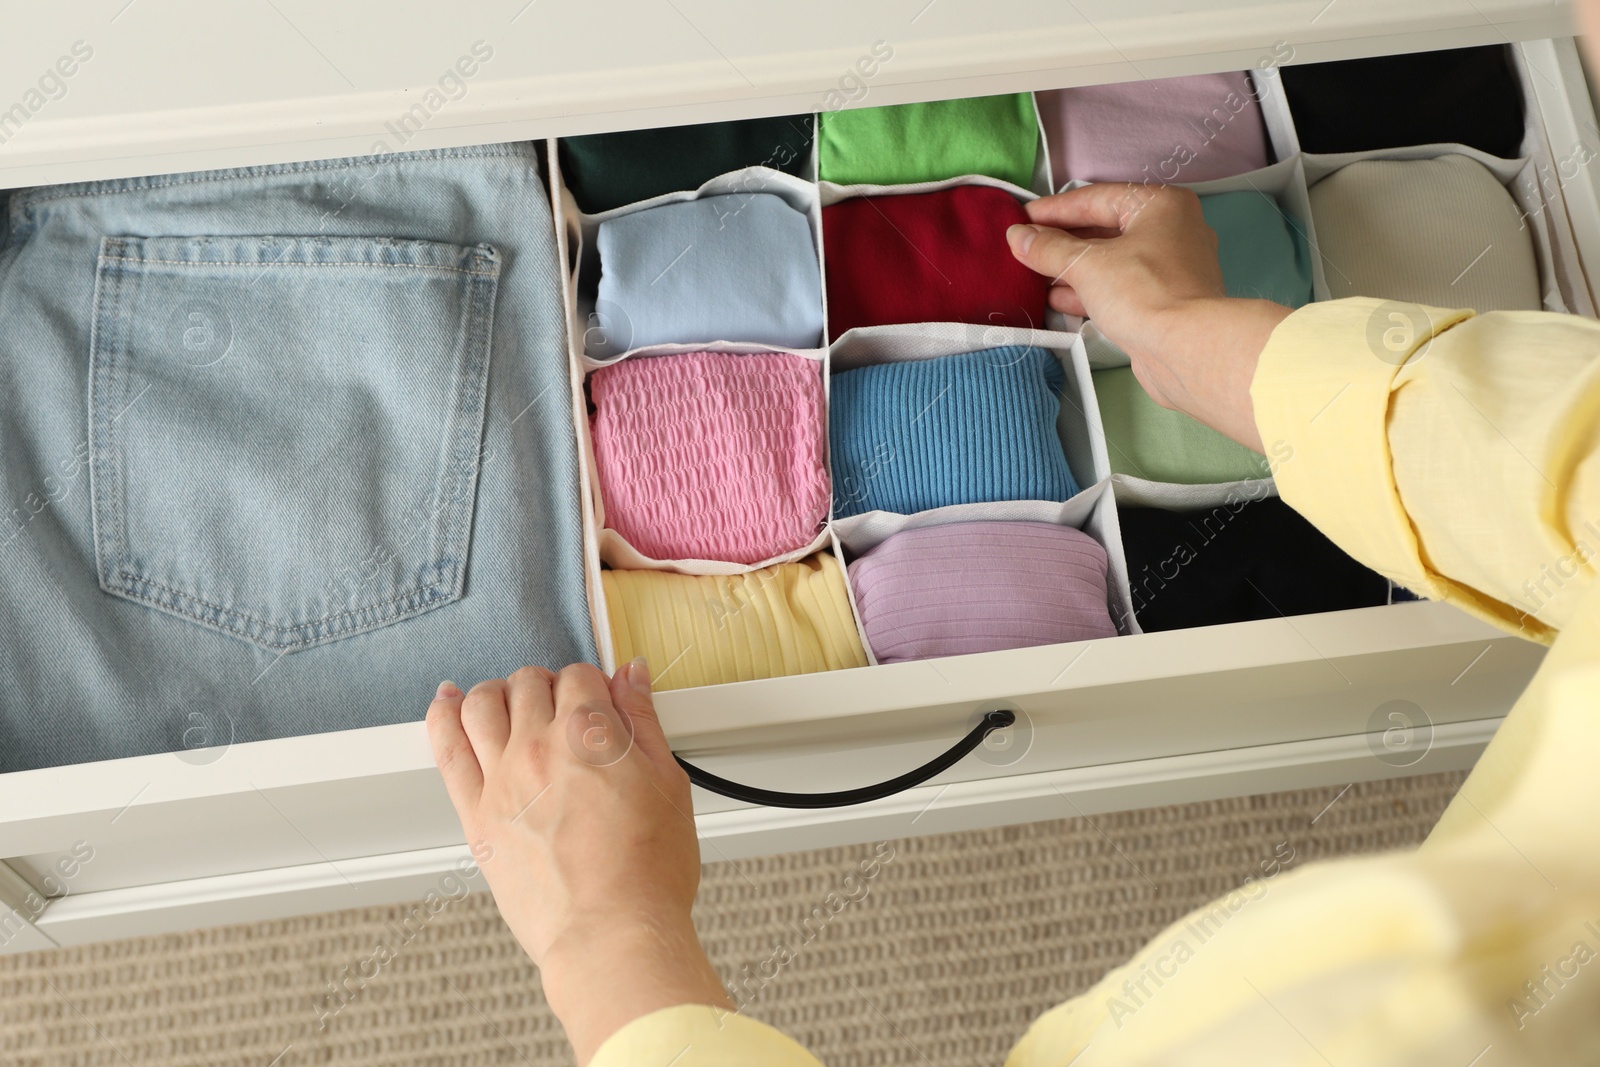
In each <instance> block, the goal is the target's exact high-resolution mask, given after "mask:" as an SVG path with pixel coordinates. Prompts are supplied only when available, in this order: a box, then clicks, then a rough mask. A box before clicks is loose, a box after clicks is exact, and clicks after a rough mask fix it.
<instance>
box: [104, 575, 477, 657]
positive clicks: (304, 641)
mask: <svg viewBox="0 0 1600 1067" xmlns="http://www.w3.org/2000/svg"><path fill="white" fill-rule="evenodd" d="M115 579H121V581H120V582H118V581H115V580H113V581H112V582H111V583H110V584H111V585H112V586H113V587H114V588H115V589H116V590H117V591H118V592H119V593H120V594H121V595H123V596H126V597H128V598H129V599H131V600H140V601H144V602H145V603H148V604H153V605H155V606H157V607H160V608H162V609H164V610H166V611H170V612H173V613H174V614H177V615H181V616H183V617H184V618H186V619H192V620H193V621H194V622H196V623H199V624H200V625H202V626H207V627H211V628H215V629H219V630H223V631H225V632H227V633H231V634H234V635H236V636H239V637H243V638H246V639H247V640H250V641H256V640H259V639H263V638H270V637H274V636H276V635H281V634H291V633H297V632H299V631H302V630H308V629H309V630H322V631H324V633H325V635H326V636H329V637H334V636H340V635H345V634H349V633H350V632H351V631H353V630H355V629H357V628H360V627H363V626H367V625H369V623H368V621H367V620H359V621H341V622H339V624H338V625H336V626H329V625H327V624H328V623H329V622H330V621H333V620H346V619H349V618H350V617H351V616H356V615H363V616H374V615H376V618H374V619H372V620H371V621H372V622H381V621H383V620H385V619H388V620H390V621H398V619H399V618H400V616H399V615H398V614H384V613H383V609H385V608H389V607H392V606H395V605H402V610H404V609H403V605H404V602H406V601H413V600H416V599H417V598H418V597H419V596H422V595H423V594H425V593H427V592H429V591H430V590H433V589H437V588H438V586H437V585H435V584H428V585H421V586H417V587H415V588H413V589H412V590H410V591H408V592H406V593H403V594H401V595H400V596H396V597H391V598H389V599H388V600H382V601H379V602H377V603H376V604H371V605H368V606H367V607H364V608H356V609H354V610H351V611H342V612H339V613H338V614H337V615H328V616H324V617H323V618H322V619H314V620H311V621H308V622H301V623H295V624H293V625H290V626H284V625H282V624H280V623H274V622H268V621H267V620H265V619H258V618H256V617H255V616H254V615H247V614H245V613H244V612H242V611H239V610H237V609H235V608H225V607H223V606H222V605H220V604H213V603H211V602H210V601H209V600H205V599H202V598H201V597H197V596H194V595H193V594H190V593H185V592H183V591H182V590H181V589H173V588H171V587H169V586H166V585H163V584H162V583H160V582H158V581H156V580H155V579H153V578H147V577H145V576H144V575H140V574H133V573H131V572H129V571H126V570H123V569H121V568H118V570H117V573H116V575H115ZM139 585H148V586H151V587H153V588H155V589H159V590H161V591H162V592H164V593H169V594H171V596H170V598H163V597H156V596H151V595H150V594H148V593H141V592H139V591H138V590H137V588H136V586H139ZM447 599H456V597H455V595H454V594H453V593H439V594H436V595H434V596H432V597H430V598H428V600H429V602H430V603H431V604H432V606H435V607H437V606H440V605H439V603H438V602H440V601H444V600H447ZM173 600H176V601H179V602H180V603H177V604H174V603H172V601H173ZM185 604H198V605H200V606H201V607H203V608H209V609H211V610H212V611H213V612H215V613H216V614H218V615H223V616H231V617H233V618H238V619H243V620H245V621H246V622H249V623H252V624H253V625H252V626H248V627H242V626H237V625H232V624H229V623H227V622H223V621H220V620H217V619H211V618H208V617H206V614H205V613H204V612H201V611H198V610H195V609H192V608H188V607H185V606H183V605H185ZM418 606H419V607H420V606H421V605H418ZM275 643H276V644H278V645H283V646H290V647H293V646H296V645H298V646H303V647H304V646H310V645H313V644H316V638H314V637H311V638H307V637H301V638H299V639H298V640H294V641H284V640H281V639H279V640H277V641H276V642H275Z"/></svg>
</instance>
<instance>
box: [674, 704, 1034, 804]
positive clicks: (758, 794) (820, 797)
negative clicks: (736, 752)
mask: <svg viewBox="0 0 1600 1067" xmlns="http://www.w3.org/2000/svg"><path fill="white" fill-rule="evenodd" d="M1016 721H1017V715H1016V713H1015V712H1013V711H1011V710H1010V709H1008V708H997V709H996V710H994V711H990V712H985V713H984V716H983V718H982V719H980V720H979V721H978V725H976V726H974V727H973V728H972V729H971V730H969V731H968V732H967V736H965V737H963V738H962V739H961V740H959V741H957V742H956V743H955V744H954V745H952V746H951V747H950V748H949V749H948V750H946V751H944V752H942V753H940V754H939V755H938V756H935V757H934V758H933V759H931V760H929V761H928V762H927V763H924V764H923V765H922V766H920V767H918V768H917V769H915V770H911V771H907V772H906V773H905V774H902V775H900V776H899V777H898V778H891V779H889V780H888V781H887V782H879V783H878V784H877V785H864V786H862V787H861V788H859V789H840V790H838V791H836V792H832V793H783V792H780V791H778V790H776V789H762V788H761V787H760V786H756V785H741V784H740V783H738V782H730V781H728V780H727V779H726V778H720V777H718V776H717V775H715V774H712V773H711V772H710V771H706V770H702V769H700V768H699V767H696V766H695V765H694V764H692V763H690V762H689V761H688V760H686V759H684V758H683V757H682V756H679V755H677V754H676V753H674V754H673V757H672V758H673V759H675V760H677V761H678V765H679V766H680V767H682V768H683V769H684V770H686V771H688V772H689V781H691V782H693V783H694V784H695V785H697V786H699V787H700V788H701V789H709V790H710V791H711V792H713V793H718V794H720V795H722V796H725V797H728V798H729V799H730V800H742V801H744V802H745V803H747V804H765V805H766V806H767V807H769V808H843V807H848V806H849V805H851V804H865V803H866V802H867V801H869V800H882V799H883V798H884V797H890V796H894V794H896V793H899V792H903V791H904V790H907V789H910V788H911V787H912V786H914V785H921V784H922V783H923V782H926V781H927V780H928V779H929V778H932V777H933V776H934V775H936V774H938V773H939V772H940V771H944V770H948V769H950V768H951V767H954V766H955V765H956V764H957V763H959V762H960V761H961V758H962V757H963V756H965V755H966V754H967V753H968V752H971V751H972V750H973V749H975V748H977V747H978V746H979V745H981V744H983V740H984V738H986V737H988V736H989V735H990V734H991V733H993V732H994V731H996V730H1002V729H1004V728H1005V727H1007V726H1010V725H1011V724H1012V723H1014V722H1016Z"/></svg>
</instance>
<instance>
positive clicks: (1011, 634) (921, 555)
mask: <svg viewBox="0 0 1600 1067" xmlns="http://www.w3.org/2000/svg"><path fill="white" fill-rule="evenodd" d="M849 571H850V584H851V586H852V587H853V588H854V589H855V596H856V608H857V611H858V612H859V614H860V616H861V626H862V629H863V630H864V631H865V633H866V635H867V642H868V643H869V644H870V645H871V646H872V650H873V653H874V654H875V655H876V656H877V657H878V662H879V663H900V662H903V661H905V660H915V659H932V658H934V657H936V656H959V655H962V654H964V653H968V652H995V651H998V650H1000V649H1006V648H1027V647H1030V646H1033V645H1051V644H1056V643H1058V642H1062V641H1086V640H1089V639H1090V638H1095V637H1114V636H1115V635H1116V632H1117V628H1116V626H1115V625H1114V624H1113V623H1112V621H1111V614H1110V612H1109V611H1108V610H1107V608H1106V551H1105V549H1104V548H1102V547H1101V546H1100V543H1099V542H1098V541H1096V540H1095V539H1094V538H1092V537H1090V536H1089V535H1088V534H1086V533H1083V532H1082V531H1080V530H1074V529H1072V528H1071V527H1067V526H1054V525H1051V524H1050V523H1043V522H964V523H954V524H951V525H948V526H925V527H922V528H920V529H914V530H902V531H901V532H899V533H897V534H895V535H893V536H892V537H889V538H888V539H887V540H885V541H883V542H882V543H881V544H879V545H878V546H877V547H876V548H873V549H871V550H870V551H868V552H866V553H864V554H863V555H862V556H861V557H860V558H859V559H857V560H856V561H855V562H854V563H852V564H850V568H849Z"/></svg>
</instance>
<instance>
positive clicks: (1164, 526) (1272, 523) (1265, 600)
mask: <svg viewBox="0 0 1600 1067" xmlns="http://www.w3.org/2000/svg"><path fill="white" fill-rule="evenodd" d="M1117 515H1118V519H1119V521H1120V522H1121V524H1122V545H1123V548H1124V550H1125V552H1126V554H1127V558H1128V579H1129V584H1130V585H1131V586H1132V592H1133V614H1134V617H1135V618H1137V619H1138V620H1139V625H1140V627H1142V628H1143V629H1145V630H1147V631H1155V630H1180V629H1184V628H1185V627H1190V626H1213V625H1216V624H1217V623H1224V622H1245V621H1247V620H1250V619H1276V618H1278V617H1280V616H1283V615H1309V614H1312V613H1315V612H1319V611H1340V610H1342V609H1344V608H1366V607H1373V606H1375V605H1379V604H1386V603H1388V600H1389V580H1388V579H1387V578H1385V577H1383V576H1382V575H1381V574H1377V573H1375V572H1373V571H1370V570H1368V569H1367V568H1366V567H1363V566H1362V565H1361V564H1359V563H1357V562H1356V561H1355V560H1353V559H1351V558H1350V557H1349V556H1347V555H1345V554H1344V552H1343V551H1341V550H1340V549H1339V547H1338V546H1336V545H1335V544H1334V543H1333V542H1332V541H1330V540H1328V539H1327V538H1326V537H1324V536H1323V535H1322V533H1321V531H1319V530H1318V529H1317V528H1316V527H1315V526H1312V525H1311V523H1309V522H1307V521H1306V520H1305V519H1304V518H1302V517H1301V516H1300V514H1299V513H1298V512H1296V511H1295V510H1294V509H1293V508H1291V507H1289V505H1287V504H1285V503H1284V502H1283V501H1281V500H1279V499H1277V498H1276V497H1271V498H1268V499H1265V500H1257V501H1253V502H1251V501H1243V502H1237V503H1233V504H1222V505H1219V506H1217V507H1214V508H1205V509H1202V510H1199V511H1164V510H1161V509H1159V508H1133V507H1119V508H1118V509H1117Z"/></svg>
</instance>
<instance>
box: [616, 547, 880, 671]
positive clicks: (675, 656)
mask: <svg viewBox="0 0 1600 1067" xmlns="http://www.w3.org/2000/svg"><path fill="white" fill-rule="evenodd" d="M600 577H601V584H602V585H603V587H604V589H605V594H606V609H607V611H609V613H610V615H611V641H612V643H613V645H615V647H616V653H617V662H618V663H626V662H627V661H629V660H631V659H633V657H635V656H643V657H645V659H647V660H648V661H649V662H650V670H651V673H652V675H653V682H654V685H655V688H656V689H658V690H661V689H688V688H690V687H692V686H699V685H719V684H721V683H723V682H747V681H750V680H752V679H755V678H780V677H783V676H784V675H789V674H810V673H812V672H814V671H834V670H839V669H841V668H844V667H865V666H866V665H867V653H866V651H865V650H864V649H863V648H862V646H861V634H860V632H859V631H858V630H857V629H856V623H855V616H854V614H853V613H852V612H851V610H850V597H849V593H848V592H847V591H846V589H845V584H844V570H843V568H841V567H840V566H839V561H838V560H837V559H835V558H834V557H833V556H832V555H831V554H829V553H827V552H821V553H818V554H817V555H815V556H812V557H810V558H809V559H805V560H802V561H801V562H799V563H780V564H777V565H775V566H771V567H762V568H761V569H760V570H756V571H750V572H749V573H747V574H732V575H712V576H700V575H689V574H674V573H669V572H667V571H619V570H608V571H603V572H602V573H601V576H600Z"/></svg>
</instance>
